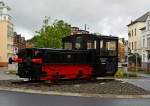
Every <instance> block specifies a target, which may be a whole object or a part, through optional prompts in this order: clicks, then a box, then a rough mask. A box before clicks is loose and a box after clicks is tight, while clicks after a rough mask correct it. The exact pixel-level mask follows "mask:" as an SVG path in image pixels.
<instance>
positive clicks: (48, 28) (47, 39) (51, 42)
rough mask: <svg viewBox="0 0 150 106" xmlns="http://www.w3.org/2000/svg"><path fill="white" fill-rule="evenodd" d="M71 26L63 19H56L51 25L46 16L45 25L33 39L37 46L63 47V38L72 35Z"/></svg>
mask: <svg viewBox="0 0 150 106" xmlns="http://www.w3.org/2000/svg"><path fill="white" fill-rule="evenodd" d="M70 32H71V26H70V25H69V24H68V23H65V22H64V21H63V20H55V21H54V22H53V23H52V24H51V25H49V18H47V17H45V19H44V21H43V26H42V28H41V29H40V30H39V31H36V35H35V36H34V37H33V38H32V39H31V42H32V43H33V44H34V46H35V47H40V48H61V47H62V38H63V37H65V36H67V35H70Z"/></svg>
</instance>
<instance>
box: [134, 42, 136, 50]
mask: <svg viewBox="0 0 150 106" xmlns="http://www.w3.org/2000/svg"><path fill="white" fill-rule="evenodd" d="M134 46H135V49H136V41H135V42H134Z"/></svg>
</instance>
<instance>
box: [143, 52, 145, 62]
mask: <svg viewBox="0 0 150 106" xmlns="http://www.w3.org/2000/svg"><path fill="white" fill-rule="evenodd" d="M143 62H145V54H143Z"/></svg>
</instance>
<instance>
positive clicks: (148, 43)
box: [147, 38, 150, 48]
mask: <svg viewBox="0 0 150 106" xmlns="http://www.w3.org/2000/svg"><path fill="white" fill-rule="evenodd" d="M147 47H148V48H150V38H147Z"/></svg>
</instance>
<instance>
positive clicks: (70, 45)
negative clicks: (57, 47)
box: [64, 42, 72, 50]
mask: <svg viewBox="0 0 150 106" xmlns="http://www.w3.org/2000/svg"><path fill="white" fill-rule="evenodd" d="M64 46H65V49H68V50H71V49H72V43H69V42H66V43H65V44H64Z"/></svg>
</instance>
